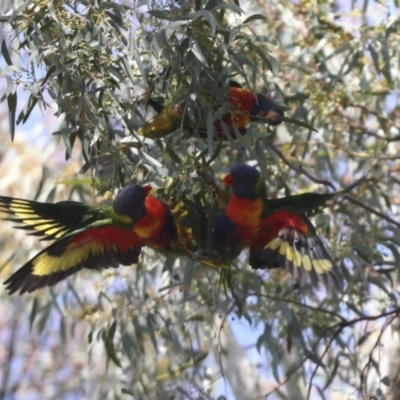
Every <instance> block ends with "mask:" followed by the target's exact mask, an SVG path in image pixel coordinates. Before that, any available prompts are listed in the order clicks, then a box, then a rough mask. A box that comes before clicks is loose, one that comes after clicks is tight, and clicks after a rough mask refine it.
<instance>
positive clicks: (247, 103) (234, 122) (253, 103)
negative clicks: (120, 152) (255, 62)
mask: <svg viewBox="0 0 400 400" xmlns="http://www.w3.org/2000/svg"><path fill="white" fill-rule="evenodd" d="M229 102H230V103H231V104H232V111H231V112H229V113H228V114H226V115H225V116H223V117H222V119H221V121H222V122H221V121H219V120H218V121H216V122H215V124H214V126H215V129H216V132H217V135H218V136H219V137H220V138H221V139H227V137H226V135H225V132H224V128H223V125H225V129H227V130H228V132H229V134H230V135H231V136H232V137H235V136H236V134H235V130H234V128H233V127H234V126H236V128H237V129H238V131H239V132H240V133H241V134H242V135H244V134H246V128H247V126H248V125H249V124H250V123H251V122H261V123H266V124H269V125H279V124H280V123H281V122H282V116H283V111H281V110H278V109H277V107H279V104H278V103H276V102H275V101H274V100H272V99H270V98H269V97H267V96H265V95H263V94H261V93H254V92H252V91H251V90H247V89H244V88H242V87H241V86H240V85H239V84H237V83H236V82H231V85H230V88H229ZM149 103H150V105H152V106H153V108H154V109H155V110H156V111H158V112H159V114H158V115H157V116H156V117H154V118H153V119H152V120H150V121H148V122H146V123H145V124H144V125H143V126H142V127H141V128H140V129H139V135H142V136H145V137H149V138H152V139H156V138H162V137H164V136H166V135H168V134H170V133H172V132H174V131H176V130H177V129H179V128H180V127H183V128H186V129H189V130H192V129H191V126H190V121H189V120H188V118H186V117H185V116H184V114H185V104H184V103H181V104H178V105H167V106H165V107H163V106H162V105H161V104H160V103H158V102H156V101H153V100H151V101H150V102H149ZM198 132H199V134H200V136H202V137H207V130H206V129H205V128H201V129H199V131H198Z"/></svg>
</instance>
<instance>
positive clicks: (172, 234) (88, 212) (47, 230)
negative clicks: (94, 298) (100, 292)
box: [0, 185, 176, 294]
mask: <svg viewBox="0 0 400 400" xmlns="http://www.w3.org/2000/svg"><path fill="white" fill-rule="evenodd" d="M151 189H152V188H151V186H149V185H146V186H139V185H129V186H127V187H125V188H124V189H122V190H121V191H120V192H119V193H118V195H117V197H116V199H115V201H114V203H113V205H112V206H108V207H90V206H88V205H86V204H83V203H78V202H72V201H63V202H59V203H55V204H50V203H39V202H35V201H29V200H22V199H14V198H10V197H0V211H3V212H5V213H7V214H9V215H11V217H10V218H7V219H8V220H11V221H14V222H17V223H19V224H22V226H18V227H19V228H22V229H27V230H31V231H32V232H31V234H33V235H38V236H43V238H42V239H43V240H48V239H55V240H56V241H55V242H54V243H53V244H51V245H50V246H49V247H47V248H45V249H44V250H42V251H41V252H40V253H39V254H37V255H36V256H35V257H34V258H33V259H32V260H30V261H28V262H27V263H26V264H25V265H24V266H23V267H21V268H20V269H19V270H18V271H16V272H15V273H14V274H13V275H12V276H11V277H10V278H8V279H7V280H6V282H5V285H7V287H6V288H7V290H9V292H10V294H12V293H14V292H16V291H19V292H20V294H22V293H25V292H32V291H34V290H36V289H39V288H42V287H45V286H52V285H55V284H56V283H58V282H59V281H61V280H63V279H65V278H66V277H68V276H70V275H72V274H74V273H75V272H77V271H79V270H81V269H83V268H88V269H96V270H99V269H102V268H108V267H114V268H116V267H118V265H120V264H122V265H131V264H134V263H137V262H138V257H139V255H140V252H141V246H142V245H147V246H151V247H153V248H156V249H162V250H168V249H169V247H170V245H171V242H172V241H173V240H175V239H176V228H175V224H174V222H173V220H172V216H171V214H170V212H169V209H168V208H167V206H166V205H165V204H164V203H162V202H161V201H160V200H158V199H156V198H155V197H153V196H150V195H149V192H150V190H151Z"/></svg>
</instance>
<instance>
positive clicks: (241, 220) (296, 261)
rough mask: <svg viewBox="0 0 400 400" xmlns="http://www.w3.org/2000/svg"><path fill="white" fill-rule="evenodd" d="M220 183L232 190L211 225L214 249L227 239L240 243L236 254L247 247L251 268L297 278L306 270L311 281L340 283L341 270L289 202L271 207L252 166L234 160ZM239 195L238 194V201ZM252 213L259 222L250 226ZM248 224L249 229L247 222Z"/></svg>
mask: <svg viewBox="0 0 400 400" xmlns="http://www.w3.org/2000/svg"><path fill="white" fill-rule="evenodd" d="M223 182H224V184H225V185H227V186H232V189H233V194H232V196H231V199H230V200H229V203H228V206H227V208H226V209H225V210H224V211H223V212H222V214H221V216H219V217H218V218H217V220H216V224H215V228H214V240H215V242H216V249H217V250H218V251H219V252H221V254H222V255H224V251H225V249H226V248H227V249H228V250H229V247H230V246H232V243H239V244H240V246H238V252H237V253H236V254H238V253H240V251H239V249H240V250H241V249H243V247H245V246H248V247H249V248H250V260H249V263H250V265H251V266H252V268H254V269H271V268H277V267H284V268H286V269H288V270H289V271H290V272H291V273H292V274H293V276H294V277H295V278H296V279H299V280H300V282H303V281H304V279H305V277H306V276H307V275H310V276H311V280H312V282H313V284H314V285H316V286H317V285H318V278H321V279H322V280H323V281H324V283H325V284H327V285H330V283H331V282H332V283H333V284H334V285H335V286H336V287H338V288H340V287H341V285H342V280H341V278H340V273H339V271H338V269H337V267H336V266H335V264H334V262H333V261H332V259H331V257H330V256H329V254H328V252H327V250H326V249H325V247H324V245H323V243H322V241H321V239H320V238H319V237H318V236H317V233H316V231H315V228H314V227H313V225H312V223H311V222H310V221H309V219H308V218H307V217H306V216H305V215H303V214H301V213H299V212H298V211H296V210H295V209H292V208H289V207H284V208H279V209H275V210H270V209H269V207H268V200H267V196H266V187H265V182H264V181H263V179H262V177H261V175H260V173H259V172H258V171H257V170H256V169H255V168H253V167H249V166H247V165H236V166H234V167H232V168H231V170H230V173H229V174H228V175H227V176H226V177H225V178H224V180H223ZM238 194H241V195H242V197H241V198H240V196H239V198H240V201H238V200H237V198H238ZM260 209H261V210H260ZM227 210H229V212H227ZM257 215H258V217H259V219H258V225H257V226H255V224H254V222H253V221H255V220H256V218H257ZM250 223H251V225H252V230H251V231H250V230H249V229H248V227H247V226H246V225H249V224H250ZM237 238H239V240H238V239H237ZM231 254H233V255H234V253H233V252H231Z"/></svg>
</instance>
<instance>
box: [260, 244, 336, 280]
mask: <svg viewBox="0 0 400 400" xmlns="http://www.w3.org/2000/svg"><path fill="white" fill-rule="evenodd" d="M265 248H266V249H271V250H273V251H278V252H279V254H280V255H281V256H283V257H285V258H286V259H287V260H288V261H289V262H291V263H293V265H294V266H296V267H298V268H300V267H302V268H304V269H305V270H306V271H308V272H310V271H312V270H313V269H314V270H315V272H317V273H318V274H324V273H325V272H329V271H331V270H332V268H333V263H332V261H331V260H329V259H328V258H320V259H318V258H312V257H310V256H309V254H303V255H302V254H301V253H300V251H298V250H297V249H296V248H295V247H294V246H291V245H290V243H288V242H287V241H285V240H284V239H281V238H280V237H276V238H274V239H273V240H271V241H270V242H269V243H267V245H266V246H265Z"/></svg>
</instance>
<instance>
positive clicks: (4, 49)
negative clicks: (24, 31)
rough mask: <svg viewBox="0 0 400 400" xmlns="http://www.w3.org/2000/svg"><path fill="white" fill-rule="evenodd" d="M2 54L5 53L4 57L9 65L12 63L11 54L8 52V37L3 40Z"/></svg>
mask: <svg viewBox="0 0 400 400" xmlns="http://www.w3.org/2000/svg"><path fill="white" fill-rule="evenodd" d="M1 54H3V57H4V59H5V60H6V63H7V64H8V65H12V61H11V57H10V54H9V53H8V49H7V43H6V39H3V41H2V42H1Z"/></svg>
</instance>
